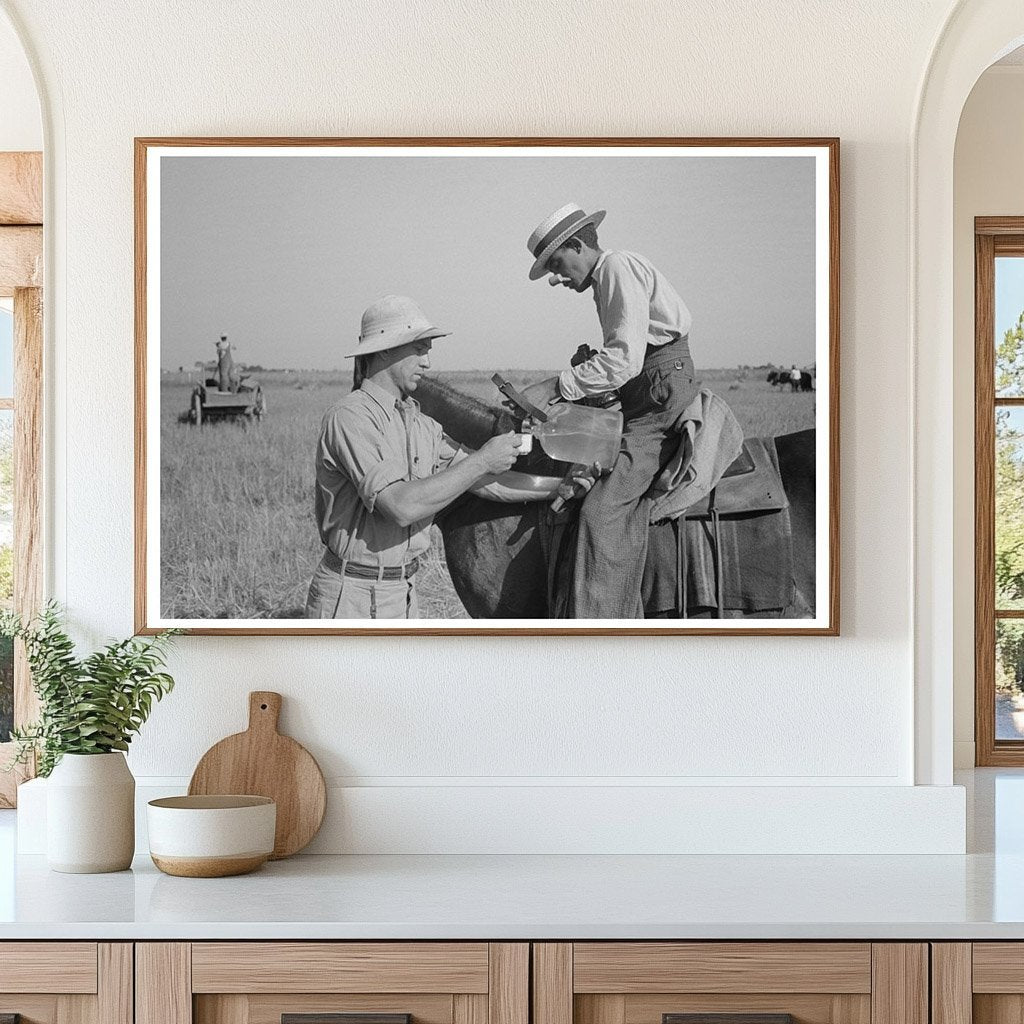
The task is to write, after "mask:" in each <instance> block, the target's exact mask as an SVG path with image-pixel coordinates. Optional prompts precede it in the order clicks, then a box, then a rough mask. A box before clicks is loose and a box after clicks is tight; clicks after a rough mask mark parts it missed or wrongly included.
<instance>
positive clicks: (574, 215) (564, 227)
mask: <svg viewBox="0 0 1024 1024" xmlns="http://www.w3.org/2000/svg"><path fill="white" fill-rule="evenodd" d="M604 215H605V211H604V210H598V211H597V213H592V214H591V215H590V216H589V217H588V216H587V215H586V214H585V213H584V212H583V210H582V209H580V207H578V206H577V205H576V204H575V203H566V205H565V206H562V207H560V208H559V209H557V210H555V212H554V213H553V214H551V216H550V217H546V218H545V219H544V220H542V221H541V222H540V224H538V225H537V227H536V229H535V230H534V232H533V234H532V235H530V240H529V241H528V242H527V243H526V247H527V248H528V249H529V250H530V252H531V253H533V256H534V263H533V266H532V267H530V280H531V281H536V280H537V279H538V278H541V277H543V276H544V275H545V274H546V273H547V272H548V271H547V263H548V260H549V259H550V258H551V254H552V253H553V252H554V251H555V250H556V249H557V248H558V247H559V246H560V245H561V244H562V243H563V242H564V241H565V240H566V239H567V238H568V237H569V236H570V235H572V234H575V232H577V231H579V229H580V228H581V227H583V226H584V225H585V224H593V225H594V227H597V225H598V224H600V223H601V221H603V220H604Z"/></svg>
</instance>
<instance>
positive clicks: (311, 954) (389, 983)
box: [192, 942, 489, 993]
mask: <svg viewBox="0 0 1024 1024" xmlns="http://www.w3.org/2000/svg"><path fill="white" fill-rule="evenodd" d="M488 966H489V956H488V948H487V943H486V942H381V943H376V942H359V943H331V942H316V943H314V942H301V943H289V942H225V943H217V942H196V943H193V945H192V991H193V992H467V993H468V992H472V993H485V992H487V988H488Z"/></svg>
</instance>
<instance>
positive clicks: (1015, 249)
mask: <svg viewBox="0 0 1024 1024" xmlns="http://www.w3.org/2000/svg"><path fill="white" fill-rule="evenodd" d="M974 255H975V263H974V281H975V296H974V341H975V351H974V414H975V415H974V537H975V543H974V588H975V589H974V647H975V657H974V666H975V667H974V696H975V704H974V743H975V757H974V763H975V764H976V765H977V766H978V767H1021V766H1024V740H998V739H996V721H995V719H996V716H995V707H996V644H995V635H996V620H997V619H1009V620H1016V621H1019V622H1021V623H1022V624H1024V609H1019V610H1009V609H1006V610H997V609H996V594H995V591H996V581H995V499H996V493H995V461H996V449H995V441H996V438H995V417H996V410H997V409H998V408H1015V407H1016V408H1024V397H1021V398H996V383H995V348H996V346H995V277H996V274H995V268H996V264H995V261H996V258H997V257H999V256H1017V257H1022V258H1024V217H976V218H975V220H974Z"/></svg>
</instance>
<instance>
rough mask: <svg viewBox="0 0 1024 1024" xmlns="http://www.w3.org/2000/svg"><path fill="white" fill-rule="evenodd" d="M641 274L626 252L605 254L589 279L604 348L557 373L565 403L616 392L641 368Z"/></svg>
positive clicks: (646, 310) (644, 311)
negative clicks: (566, 400) (592, 278)
mask: <svg viewBox="0 0 1024 1024" xmlns="http://www.w3.org/2000/svg"><path fill="white" fill-rule="evenodd" d="M647 277H648V274H647V269H646V268H645V267H644V266H643V265H642V264H641V263H640V262H639V261H638V260H632V259H630V258H629V256H628V255H627V254H626V253H621V252H610V253H608V254H607V255H606V257H605V258H604V259H603V260H602V261H601V265H600V267H599V268H598V270H597V272H596V273H595V275H594V283H593V289H594V302H595V303H596V305H597V315H598V318H599V320H600V321H601V329H602V332H603V335H604V348H602V349H601V351H600V352H598V353H597V355H595V356H592V357H591V358H590V359H588V360H587V361H586V362H584V363H580V365H579V366H574V367H572V368H571V369H568V370H563V371H562V373H561V374H560V375H559V378H558V387H559V390H560V391H561V392H562V394H563V396H564V397H565V398H567V399H569V400H570V401H576V400H577V399H580V398H584V397H586V396H587V395H603V394H605V393H606V392H608V391H614V390H615V389H616V388H619V387H622V385H623V384H625V383H626V382H627V381H629V380H631V379H632V378H633V377H635V376H636V375H637V374H638V373H639V372H640V370H641V368H642V367H643V365H644V355H645V353H646V351H647V340H648V334H649V329H650V306H651V292H650V282H649V281H648V280H647Z"/></svg>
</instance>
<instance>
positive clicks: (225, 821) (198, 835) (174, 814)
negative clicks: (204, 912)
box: [146, 794, 277, 878]
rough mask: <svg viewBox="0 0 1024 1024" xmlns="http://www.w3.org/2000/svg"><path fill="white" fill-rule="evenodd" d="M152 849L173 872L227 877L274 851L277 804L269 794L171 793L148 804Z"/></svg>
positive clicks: (162, 866)
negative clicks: (267, 795)
mask: <svg viewBox="0 0 1024 1024" xmlns="http://www.w3.org/2000/svg"><path fill="white" fill-rule="evenodd" d="M146 810H147V821H148V824H149V853H150V856H151V857H152V858H153V863H154V864H155V865H156V866H157V867H158V868H159V869H160V870H161V871H164V872H166V873H167V874H168V875H183V876H185V877H186V878H223V877H225V876H227V875H244V874H245V873H246V872H248V871H254V870H255V869H256V868H258V867H259V866H260V865H261V864H262V863H263V862H264V861H265V860H266V859H267V858H268V857H269V856H270V855H271V853H273V851H274V829H275V826H276V824H277V805H276V804H275V803H274V801H273V800H271V799H270V797H266V796H239V795H220V794H218V795H215V796H168V797H163V798H161V799H160V800H150V801H149V806H148V807H147V809H146Z"/></svg>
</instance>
